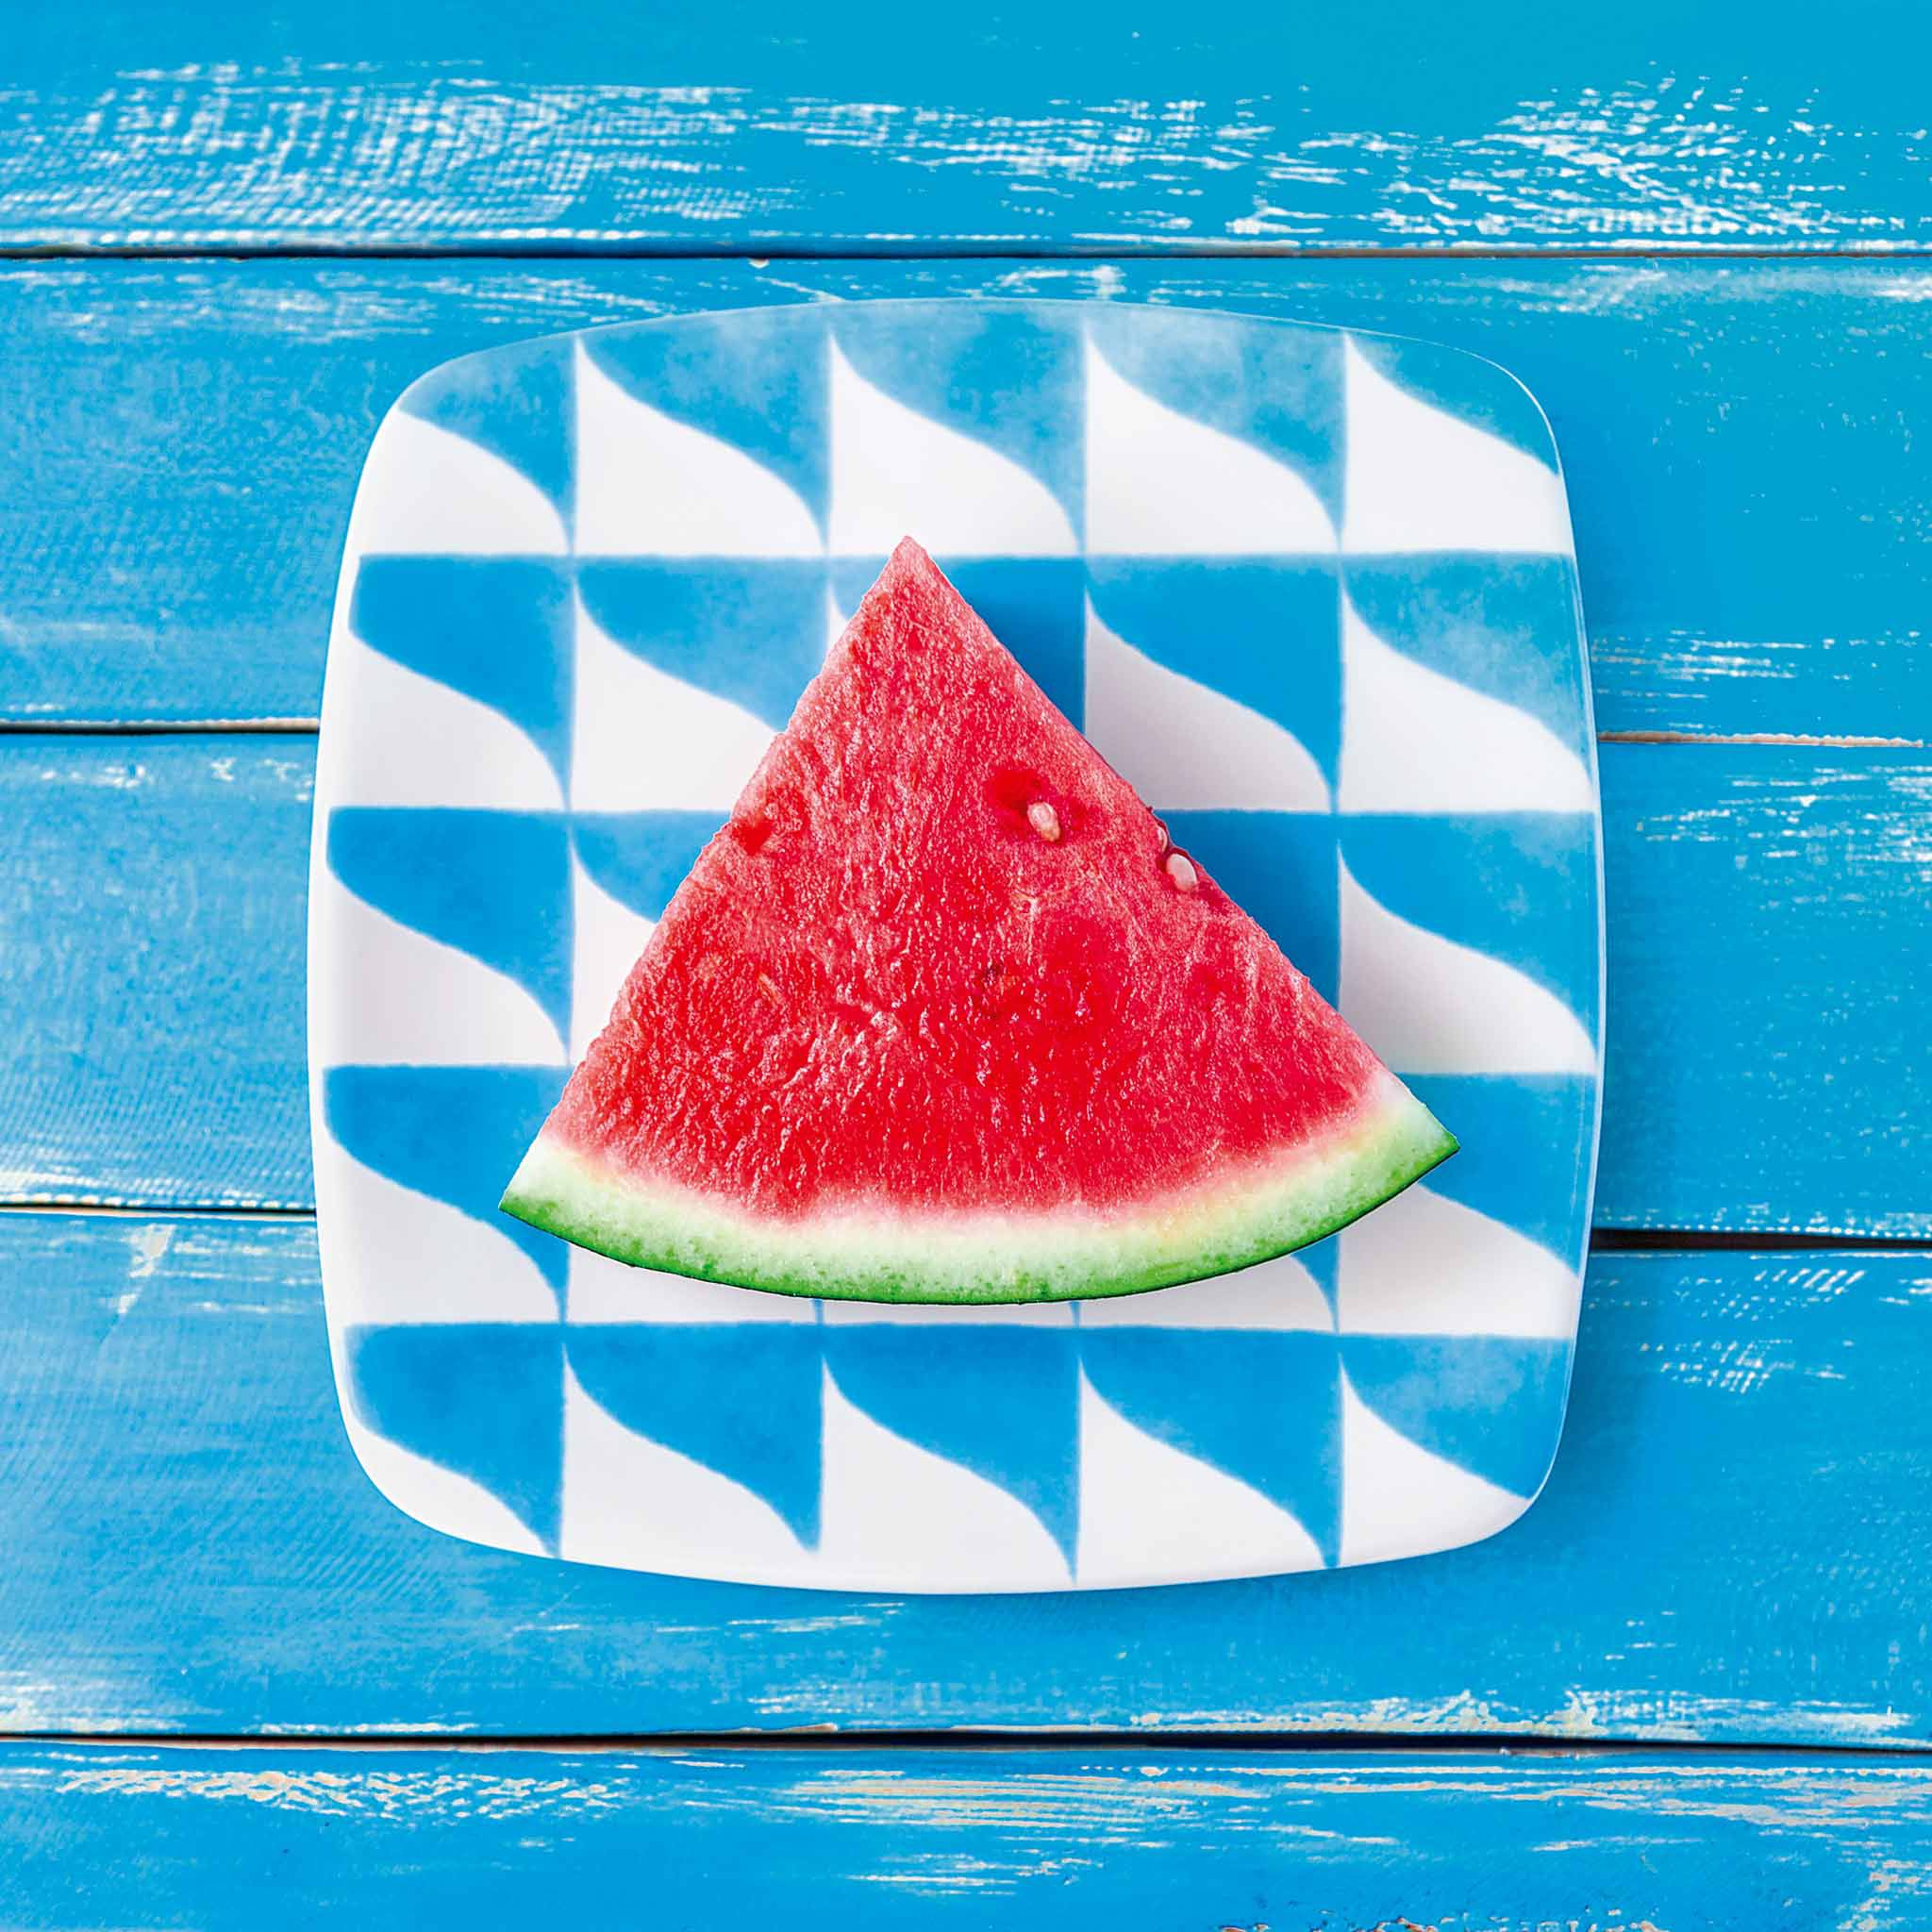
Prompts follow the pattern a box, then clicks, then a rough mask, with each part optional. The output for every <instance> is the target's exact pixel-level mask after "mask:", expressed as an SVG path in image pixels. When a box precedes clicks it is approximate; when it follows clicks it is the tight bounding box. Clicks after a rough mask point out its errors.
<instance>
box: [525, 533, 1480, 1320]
mask: <svg viewBox="0 0 1932 1932" xmlns="http://www.w3.org/2000/svg"><path fill="white" fill-rule="evenodd" d="M1455 1149H1456V1142H1455V1141H1453V1140H1452V1139H1451V1138H1450V1136H1449V1135H1448V1134H1447V1133H1445V1132H1444V1131H1443V1129H1442V1128H1441V1126H1440V1125H1439V1124H1437V1123H1436V1121H1435V1120H1434V1118H1433V1117H1432V1116H1431V1115H1430V1114H1429V1112H1428V1111H1427V1109H1426V1108H1424V1106H1423V1105H1422V1103H1421V1102H1420V1101H1418V1100H1417V1099H1416V1098H1415V1096H1414V1095H1413V1094H1411V1093H1410V1092H1409V1091H1408V1090H1407V1088H1406V1087H1404V1086H1403V1085H1402V1083H1401V1082H1400V1081H1399V1080H1397V1079H1396V1078H1395V1076H1394V1075H1393V1074H1391V1073H1390V1072H1389V1071H1388V1069H1387V1068H1385V1067H1384V1066H1383V1065H1382V1063H1381V1062H1380V1061H1379V1060H1378V1059H1376V1058H1375V1056H1374V1054H1373V1053H1372V1052H1370V1050H1369V1049H1368V1047H1367V1046H1366V1045H1364V1044H1363V1042H1362V1041H1360V1040H1359V1039H1358V1038H1357V1035H1356V1034H1355V1033H1354V1032H1353V1031H1352V1030H1351V1029H1350V1027H1349V1026H1348V1025H1347V1024H1346V1023H1345V1022H1343V1021H1342V1019H1341V1017H1340V1016H1339V1015H1338V1014H1337V1013H1336V1012H1335V1011H1334V1010H1333V1009H1332V1008H1330V1007H1329V1006H1328V1005H1327V1004H1326V1002H1324V1000H1323V999H1322V997H1321V996H1320V994H1318V993H1317V992H1316V991H1314V989H1313V988H1312V987H1311V986H1310V985H1309V984H1308V982H1307V980H1306V979H1305V978H1303V976H1302V975H1301V974H1299V973H1298V972H1297V971H1296V970H1295V969H1294V967H1292V966H1291V965H1290V963H1289V962H1288V960H1287V959H1286V958H1284V957H1283V956H1282V954H1281V952H1280V950H1279V949H1278V948H1277V947H1276V946H1275V944H1274V941H1272V940H1271V939H1270V938H1269V937H1268V935H1267V934H1266V933H1264V932H1263V931H1262V930H1261V928H1260V927H1259V926H1258V925H1257V924H1255V922H1254V921H1253V920H1252V919H1250V918H1249V917H1248V916H1247V914H1246V913H1244V912H1243V911H1242V910H1241V908H1240V907H1238V906H1237V905H1235V904H1234V902H1233V901H1232V900H1231V899H1229V898H1228V896H1227V895H1226V894H1225V893H1224V892H1223V891H1221V890H1220V889H1219V888H1218V887H1217V886H1216V885H1215V883H1214V881H1213V880H1212V879H1211V878H1209V877H1208V874H1206V872H1204V871H1203V870H1202V868H1201V867H1200V865H1199V864H1197V863H1196V862H1194V861H1192V860H1191V859H1190V858H1188V857H1187V856H1186V855H1185V854H1183V853H1181V852H1179V851H1177V850H1175V849H1174V848H1173V847H1172V846H1171V845H1170V843H1169V841H1168V838H1167V833H1166V830H1165V828H1164V827H1163V826H1162V824H1160V822H1159V820H1158V819H1157V818H1156V817H1155V816H1154V814H1153V813H1152V812H1150V811H1149V810H1148V808H1146V807H1145V806H1144V805H1143V804H1141V800H1140V798H1139V797H1138V796H1137V795H1136V794H1135V792H1134V791H1133V790H1132V788H1131V787H1130V786H1128V785H1127V783H1126V782H1125V780H1124V779H1123V778H1121V777H1120V776H1119V774H1117V773H1115V772H1114V771H1113V770H1112V768H1111V767H1110V766H1108V764H1107V763H1106V762H1105V760H1103V759H1102V758H1100V756H1099V754H1098V753H1096V752H1095V751H1094V749H1093V748H1092V746H1091V745H1090V744H1089V743H1088V742H1087V741H1086V740H1085V739H1084V738H1082V737H1081V736H1080V734H1079V732H1078V731H1076V730H1075V729H1074V726H1073V725H1072V724H1069V723H1068V721H1067V720H1066V719H1065V718H1064V717H1063V716H1061V714H1060V713H1059V712H1058V710H1056V709H1055V708H1054V707H1053V706H1052V704H1050V703H1049V702H1048V700H1047V698H1046V697H1045V695H1044V693H1043V692H1041V690H1040V689H1039V687H1038V686H1037V685H1035V684H1034V682H1033V681H1032V679H1031V678H1029V677H1028V676H1027V675H1026V674H1025V673H1024V671H1023V670H1022V669H1021V668H1020V666H1019V665H1018V663H1016V662H1015V661H1014V659H1013V658H1011V657H1010V656H1009V655H1008V652H1007V651H1006V650H1005V649H1004V648H1003V647H1002V646H1001V645H1000V643H999V642H998V641H996V640H995V639H994V638H993V636H992V634H991V632H990V631H989V630H988V629H987V627H986V625H984V624H982V623H981V622H980V621H979V619H978V617H977V616H975V615H974V612H973V611H972V610H971V609H970V608H968V606H967V605H966V603H965V602H964V600H963V599H962V598H961V597H960V596H959V594H958V591H955V590H954V589H953V587H952V585H951V584H949V583H948V582H947V581H946V579H945V578H944V577H943V576H942V575H941V573H940V571H939V569H938V567H937V566H936V565H935V564H934V563H933V561H932V559H931V558H929V557H928V556H927V555H926V554H925V552H924V550H922V549H921V548H920V547H919V545H918V544H916V543H914V542H913V541H911V540H910V539H909V538H908V540H907V541H904V542H902V543H901V544H900V545H899V548H898V549H897V550H896V551H895V552H894V553H893V555H892V558H891V562H889V563H888V564H887V566H886V569H885V571H884V573H883V575H881V576H880V577H879V579H878V581H877V583H875V584H874V586H873V588H872V590H871V591H869V592H868V593H867V594H866V597H865V600H864V602H863V603H862V604H861V605H860V606H859V608H858V614H857V615H856V616H855V617H854V618H853V620H852V623H851V625H849V626H848V628H847V629H846V631H845V634H844V636H843V637H842V638H841V639H840V641H839V642H838V643H837V644H836V645H835V646H834V647H833V650H832V653H831V656H830V658H828V659H827V661H826V664H825V668H824V671H822V672H821V673H820V675H818V676H817V677H816V678H815V679H814V680H813V681H812V684H811V686H810V688H809V689H808V691H806V693H805V695H804V696H803V697H802V698H801V699H800V700H799V703H798V708H797V710H796V711H795V712H794V713H793V715H792V719H791V724H790V725H789V726H788V727H787V729H786V730H785V732H784V733H783V735H782V736H780V737H779V738H778V739H777V740H776V741H775V742H774V744H773V745H772V747H771V750H770V751H769V752H768V753H767V754H766V756H765V758H764V761H763V762H762V763H761V764H760V765H759V767H758V771H757V773H756V774H754V776H753V777H752V780H751V782H750V784H749V785H747V786H746V788H745V791H744V795H743V796H742V797H741V799H740V800H739V801H738V805H737V808H736V809H735V810H734V811H733V812H732V814H731V817H730V820H729V822H728V823H727V824H725V825H724V828H723V829H722V830H721V831H720V832H719V833H718V835H717V836H716V837H715V838H714V839H713V840H712V841H710V843H709V844H708V845H707V846H706V848H705V850H704V852H703V853H702V855H701V856H700V857H699V858H698V861H697V863H696V865H695V866H694V867H693V868H692V870H691V876H690V877H689V878H687V879H686V880H685V882H684V884H683V885H682V886H681V887H680V888H679V889H678V891H677V893H676V895H675V898H673V900H672V901H671V904H670V906H669V908H667V909H666V911H665V914H664V917H663V919H662V921H661V922H660V923H659V924H658V927H657V929H656V931H655V932H654V933H653V934H652V936H651V940H650V943H649V944H648V945H647V946H646V947H645V948H644V951H643V955H642V957H641V958H640V959H639V960H638V963H637V965H636V967H635V968H634V969H633V970H632V972H631V974H630V977H629V979H628V980H627V981H626V982H625V987H624V990H623V991H622V992H621V993H620V994H619V995H618V1000H617V1005H616V1008H615V1010H614V1011H613V1012H612V1014H611V1017H610V1022H609V1024H608V1025H607V1026H606V1028H605V1029H604V1031H603V1033H602V1034H601V1035H599V1036H598V1038H597V1040H596V1041H595V1042H594V1043H593V1044H592V1045H591V1049H590V1052H589V1053H588V1054H587V1055H586V1056H585V1058H584V1060H583V1064H582V1065H581V1066H579V1067H578V1068H577V1070H576V1072H575V1074H573V1076H572V1078H571V1080H570V1083H569V1085H568V1086H567V1087H566V1088H565V1090H564V1092H563V1096H562V1098H561V1099H560V1100H559V1101H558V1106H557V1108H556V1111H555V1112H554V1113H552V1115H551V1116H550V1119H549V1121H548V1123H547V1124H545V1125H544V1127H543V1129H542V1131H541V1133H540V1134H539V1135H538V1137H537V1140H536V1141H535V1143H534V1144H533V1145H532V1146H531V1148H530V1151H529V1153H528V1154H527V1155H526V1156H525V1159H524V1162H523V1164H522V1166H521V1167H519V1168H518V1170H517V1172H516V1175H515V1177H514V1178H513V1179H512V1180H511V1182H510V1185H509V1190H508V1192H507V1193H506V1194H505V1196H504V1199H503V1205H504V1207H505V1208H507V1209H508V1211H509V1212H510V1213H511V1214H514V1215H516V1216H518V1217H519V1218H520V1219H522V1220H524V1221H526V1222H528V1223H530V1224H532V1225H533V1226H536V1227H541V1228H547V1229H549V1230H550V1231H551V1232H552V1233H555V1234H559V1235H562V1236H563V1237H564V1238H565V1239H566V1240H569V1241H575V1242H577V1243H578V1244H579V1245H580V1246H583V1247H586V1248H591V1249H594V1250H596V1251H597V1252H598V1253H599V1254H604V1255H610V1256H614V1257H616V1258H617V1259H619V1260H621V1261H629V1262H634V1263H636V1264H638V1265H640V1266H643V1267H649V1268H658V1269H664V1270H668V1271H670V1272H671V1273H674V1274H690V1275H697V1276H700V1277H702V1278H704V1279H706V1280H710V1281H723V1282H732V1283H736V1284H738V1285H740V1286H742V1287H746V1288H759V1289H772V1290H775V1291H780V1292H782V1293H787V1294H807V1295H824V1296H838V1297H844V1298H849V1299H853V1300H859V1301H894V1302H958V1303H964V1302H1021V1301H1057V1300H1063V1299H1067V1298H1070V1297H1074V1296H1083V1295H1111V1294H1127V1293H1132V1292H1134V1291H1138V1290H1141V1289H1151V1288H1159V1287H1163V1286H1165V1285H1167V1284H1169V1283H1173V1282H1177V1281H1190V1280H1193V1279H1195V1278H1197V1277H1199V1276H1202V1275H1208V1274H1223V1273H1224V1272H1226V1271H1228V1270H1231V1269H1236V1268H1244V1267H1247V1266H1248V1265H1250V1264H1251V1263H1253V1262H1257V1261H1261V1260H1265V1259H1267V1258H1268V1257H1271V1256H1274V1255H1280V1254H1285V1253H1287V1252H1288V1251H1289V1250H1290V1249H1292V1248H1298V1247H1301V1246H1303V1245H1305V1244H1306V1243H1307V1242H1309V1241H1317V1240H1319V1239H1320V1238H1321V1237H1322V1236H1324V1235H1326V1234H1330V1233H1333V1232H1334V1230H1335V1229H1337V1228H1339V1227H1341V1226H1343V1225H1344V1224H1347V1223H1348V1222H1350V1221H1353V1220H1354V1219H1355V1218H1356V1217H1357V1215H1360V1214H1363V1213H1366V1212H1367V1211H1368V1209H1370V1208H1374V1207H1375V1206H1377V1205H1378V1204H1379V1203H1380V1202H1383V1201H1386V1200H1387V1199H1388V1198H1389V1197H1390V1196H1391V1194H1394V1193H1396V1192H1398V1191H1400V1190H1401V1189H1403V1188H1405V1187H1407V1185H1408V1183H1409V1182H1410V1181H1412V1180H1414V1179H1415V1178H1416V1176H1417V1175H1418V1174H1424V1173H1425V1172H1426V1171H1427V1170H1428V1169H1429V1168H1431V1167H1433V1166H1435V1165H1436V1163H1437V1162H1438V1161H1440V1160H1441V1159H1443V1158H1445V1157H1447V1156H1448V1155H1450V1154H1452V1153H1454V1152H1455Z"/></svg>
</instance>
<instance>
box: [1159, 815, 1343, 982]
mask: <svg viewBox="0 0 1932 1932" xmlns="http://www.w3.org/2000/svg"><path fill="white" fill-rule="evenodd" d="M1166 823H1167V829H1168V834H1169V836H1170V837H1171V838H1172V839H1173V840H1174V843H1175V844H1176V845H1178V846H1180V847H1181V849H1182V850H1183V851H1185V852H1190V853H1191V854H1192V855H1193V856H1194V857H1195V858H1198V859H1199V860H1200V861H1201V863H1202V864H1203V865H1204V866H1206V867H1207V869H1208V876H1209V877H1210V878H1212V879H1213V880H1214V881H1215V883H1216V884H1217V885H1219V886H1220V887H1221V889H1222V890H1223V891H1224V892H1226V893H1227V894H1228V895H1229V896H1230V897H1231V898H1232V899H1233V900H1234V901H1235V903H1236V904H1237V905H1239V906H1240V907H1241V908H1243V909H1244V910H1245V911H1246V912H1248V913H1249V914H1250V915H1251V916H1252V917H1253V918H1254V919H1255V920H1257V922H1258V923H1259V924H1260V925H1261V926H1262V928H1263V929H1264V930H1265V931H1266V932H1267V934H1268V936H1269V938H1271V939H1272V940H1273V941H1274V943H1275V944H1276V945H1277V946H1279V947H1280V948H1281V950H1282V951H1283V952H1284V953H1286V954H1287V955H1288V957H1289V958H1291V959H1292V960H1293V961H1294V963H1295V964H1296V965H1297V966H1299V967H1300V968H1301V970H1302V971H1303V972H1304V973H1305V974H1307V976H1308V978H1309V979H1310V980H1311V981H1312V982H1313V984H1314V988H1315V991H1317V992H1319V993H1320V994H1321V995H1322V997H1323V998H1324V999H1325V1000H1329V1001H1333V1000H1334V998H1335V995H1336V989H1337V982H1338V980H1339V979H1340V977H1341V911H1340V907H1339V900H1340V895H1341V887H1340V881H1339V877H1338V874H1337V873H1336V868H1335V850H1336V824H1337V821H1336V820H1334V819H1333V818H1331V817H1329V816H1328V815H1327V814H1326V813H1325V812H1291V811H1171V812H1168V813H1167V814H1166Z"/></svg>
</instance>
